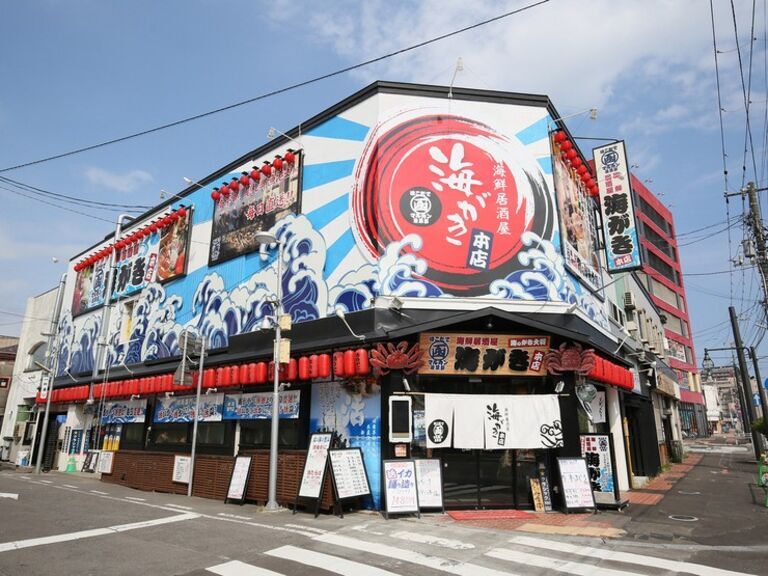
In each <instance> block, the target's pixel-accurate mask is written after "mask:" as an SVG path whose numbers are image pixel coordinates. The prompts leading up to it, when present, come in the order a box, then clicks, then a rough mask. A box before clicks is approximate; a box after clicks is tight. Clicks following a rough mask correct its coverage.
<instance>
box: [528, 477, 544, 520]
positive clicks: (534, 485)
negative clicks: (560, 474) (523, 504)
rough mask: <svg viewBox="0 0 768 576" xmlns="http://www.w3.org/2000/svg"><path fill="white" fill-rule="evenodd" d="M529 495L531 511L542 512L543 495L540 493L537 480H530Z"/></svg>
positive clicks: (539, 484)
mask: <svg viewBox="0 0 768 576" xmlns="http://www.w3.org/2000/svg"><path fill="white" fill-rule="evenodd" d="M530 484H531V495H532V496H533V509H534V510H536V512H544V511H545V508H544V495H543V494H542V493H541V482H539V479H538V478H531V479H530Z"/></svg>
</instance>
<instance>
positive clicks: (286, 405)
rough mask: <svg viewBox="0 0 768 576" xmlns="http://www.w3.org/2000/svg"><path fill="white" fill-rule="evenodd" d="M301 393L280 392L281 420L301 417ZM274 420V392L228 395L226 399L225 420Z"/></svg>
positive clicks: (294, 391)
mask: <svg viewBox="0 0 768 576" xmlns="http://www.w3.org/2000/svg"><path fill="white" fill-rule="evenodd" d="M300 402H301V391H299V390H283V391H282V392H280V406H279V410H280V418H283V419H294V418H298V417H299V404H300ZM271 418H272V392H256V393H255V394H232V395H230V394H227V395H226V396H225V397H224V420H269V419H271Z"/></svg>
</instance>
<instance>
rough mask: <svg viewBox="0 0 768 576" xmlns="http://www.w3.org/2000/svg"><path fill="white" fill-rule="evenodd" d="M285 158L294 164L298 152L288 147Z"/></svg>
mask: <svg viewBox="0 0 768 576" xmlns="http://www.w3.org/2000/svg"><path fill="white" fill-rule="evenodd" d="M283 159H284V160H285V161H286V162H288V164H293V163H294V162H296V154H294V152H293V150H291V149H290V148H288V152H286V153H285V156H283Z"/></svg>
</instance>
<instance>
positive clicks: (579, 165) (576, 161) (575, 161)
mask: <svg viewBox="0 0 768 576" xmlns="http://www.w3.org/2000/svg"><path fill="white" fill-rule="evenodd" d="M582 164H584V162H582V161H581V158H579V157H578V156H576V158H574V159H573V162H571V166H573V167H574V168H577V169H578V168H583V166H582Z"/></svg>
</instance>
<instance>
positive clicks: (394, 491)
mask: <svg viewBox="0 0 768 576" xmlns="http://www.w3.org/2000/svg"><path fill="white" fill-rule="evenodd" d="M383 465H384V500H385V508H384V517H385V518H387V519H389V515H390V514H417V515H418V516H421V514H420V513H419V494H418V490H417V488H416V465H415V464H414V462H413V460H384V462H383Z"/></svg>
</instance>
